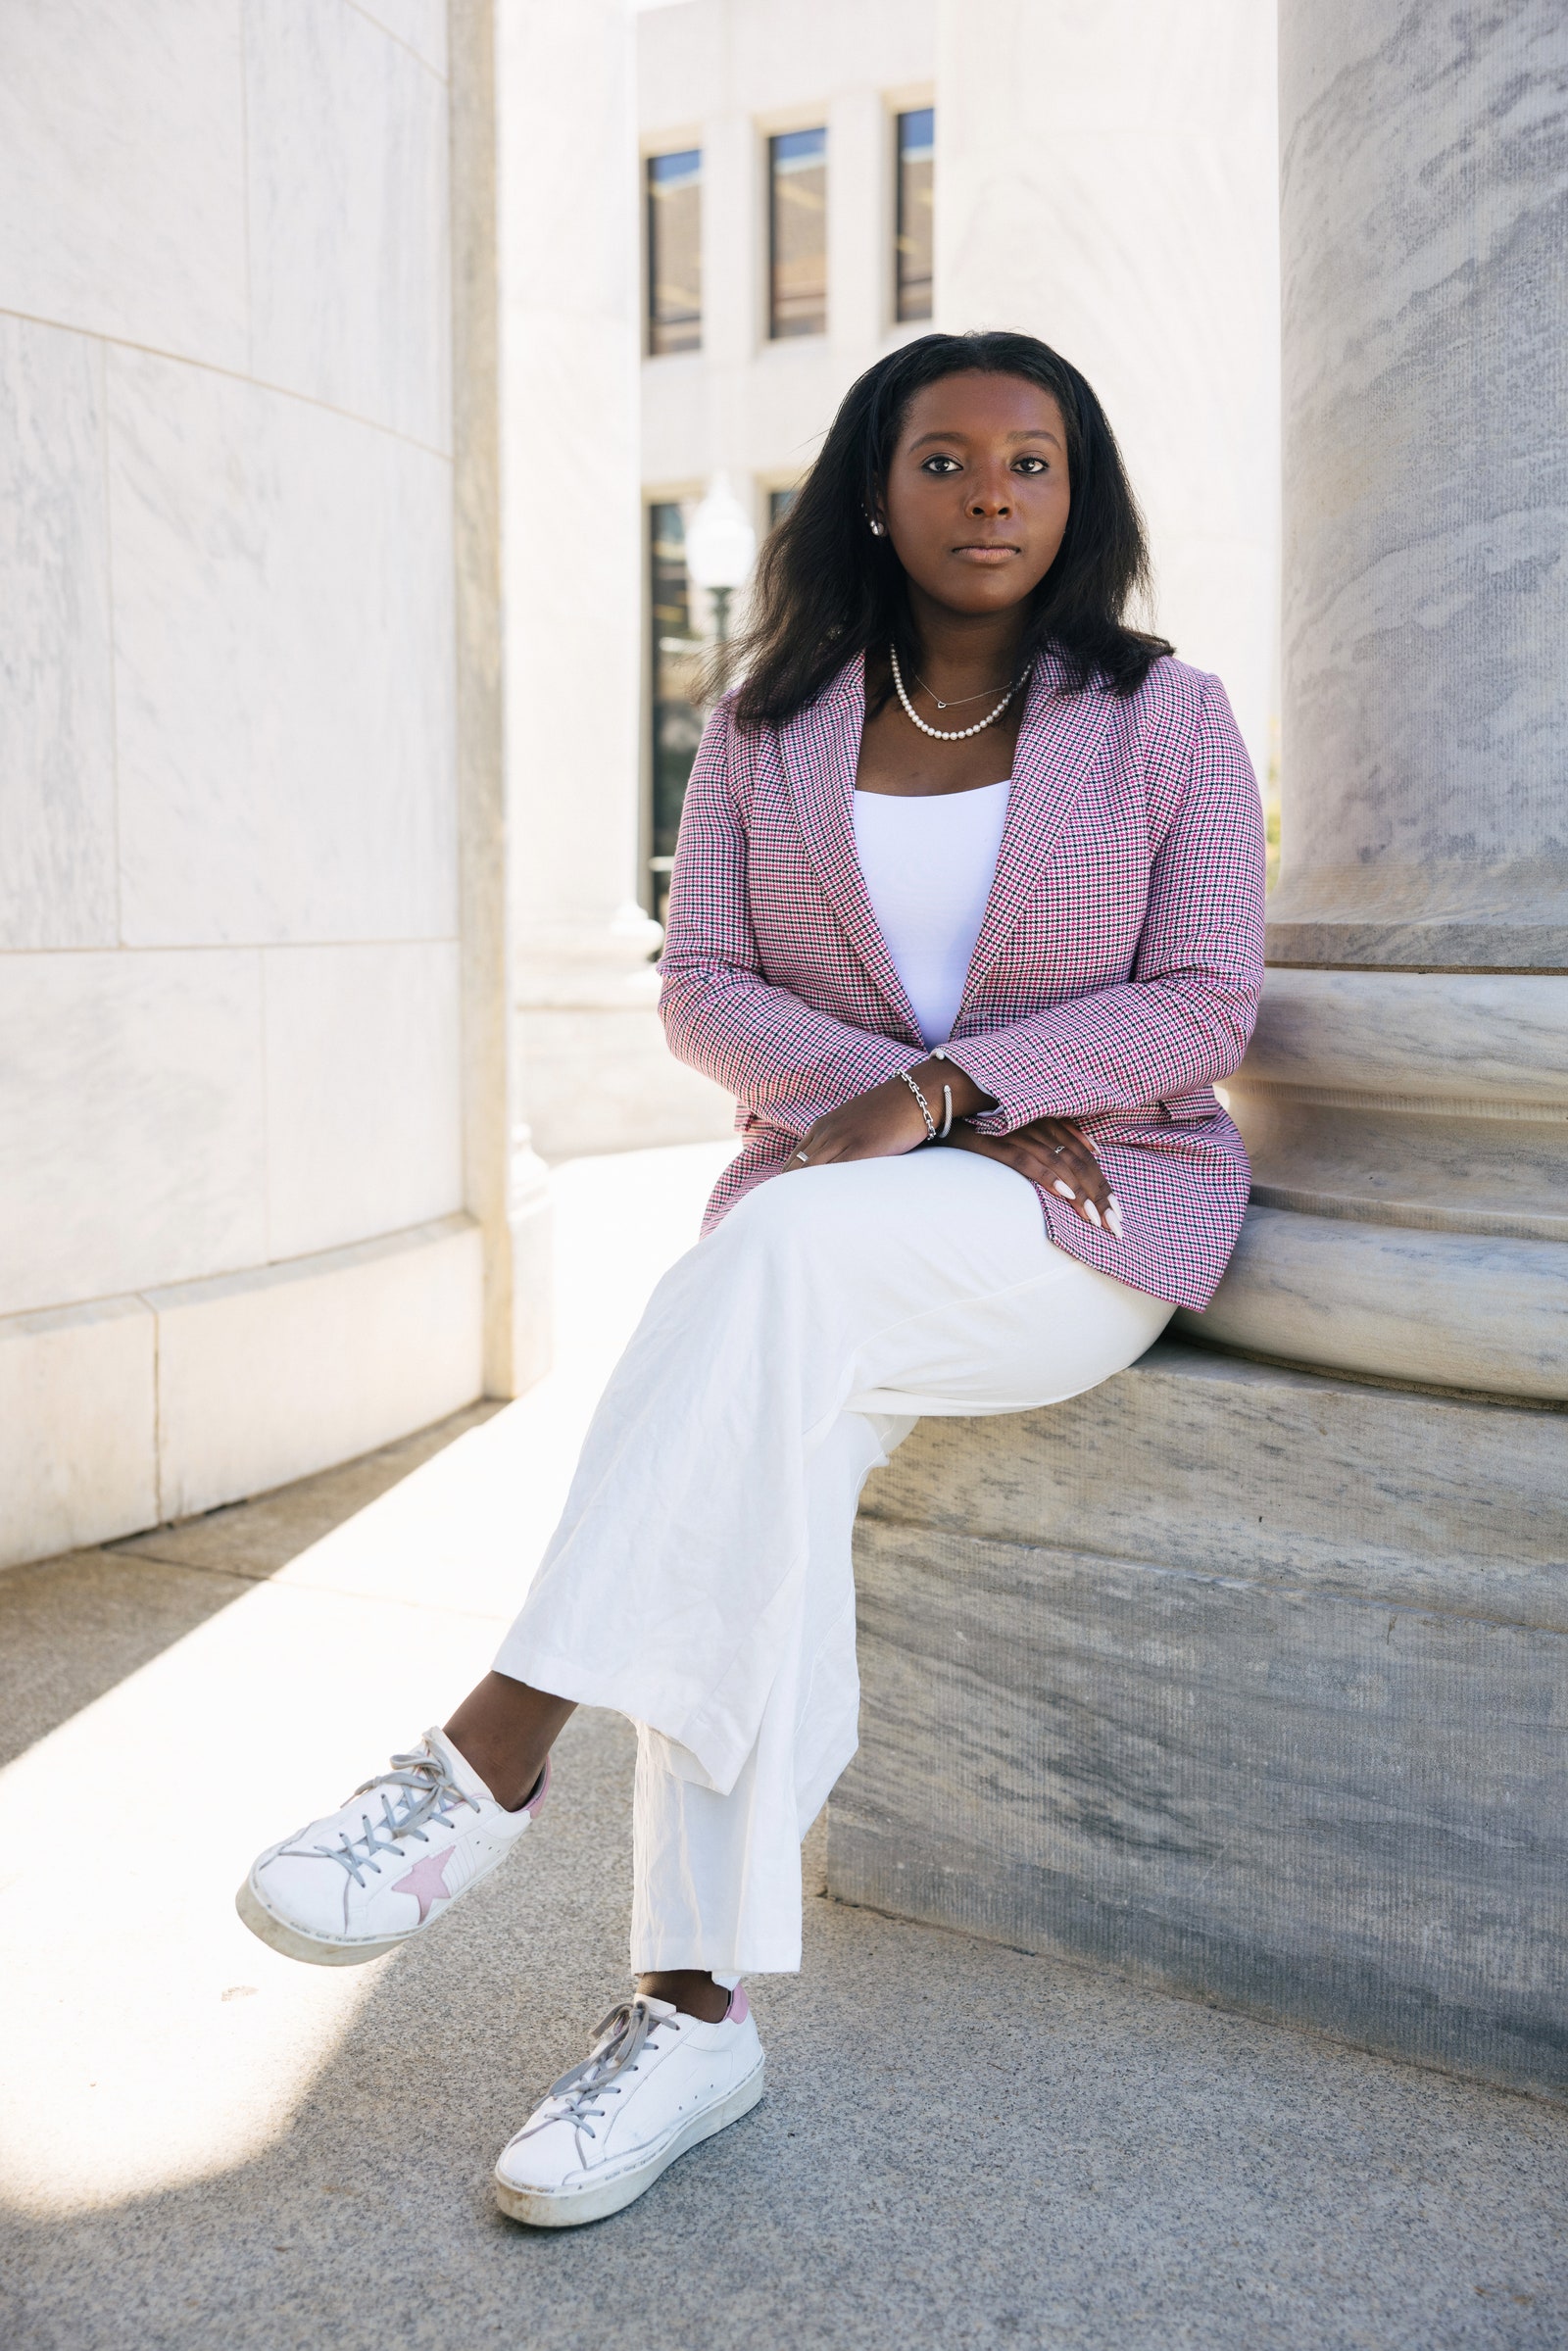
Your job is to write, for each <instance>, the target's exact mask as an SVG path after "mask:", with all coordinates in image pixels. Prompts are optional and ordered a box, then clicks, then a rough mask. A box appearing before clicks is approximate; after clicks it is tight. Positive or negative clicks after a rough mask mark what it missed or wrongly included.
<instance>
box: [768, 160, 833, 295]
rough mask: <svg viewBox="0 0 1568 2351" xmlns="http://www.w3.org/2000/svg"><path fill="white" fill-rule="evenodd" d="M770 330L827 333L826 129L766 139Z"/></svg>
mask: <svg viewBox="0 0 1568 2351" xmlns="http://www.w3.org/2000/svg"><path fill="white" fill-rule="evenodd" d="M767 186H768V212H767V218H768V254H769V260H770V265H771V267H770V272H769V275H770V286H769V304H768V328H767V331H768V333H769V334H770V335H771V336H772V337H773V338H774V340H775V341H778V340H781V339H782V338H783V337H785V336H787V335H820V334H825V333H826V332H827V132H826V131H825V130H787V131H786V132H785V133H784V135H783V136H782V137H781V138H776V139H769V140H768V142H767Z"/></svg>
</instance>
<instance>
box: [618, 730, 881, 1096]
mask: <svg viewBox="0 0 1568 2351" xmlns="http://www.w3.org/2000/svg"><path fill="white" fill-rule="evenodd" d="M735 769H736V759H735V741H734V722H733V720H732V718H731V716H730V712H729V707H728V705H727V704H720V706H719V707H718V709H717V710H714V712H713V714H712V716H711V718H710V719H709V721H708V725H707V727H706V729H705V730H704V734H703V740H702V743H701V745H700V746H699V748H698V753H697V759H696V761H695V763H694V765H693V767H692V772H691V781H690V782H689V783H688V785H687V787H686V800H685V805H684V807H683V808H682V811H681V820H680V835H679V838H678V840H677V841H676V844H675V864H674V870H673V872H672V873H671V875H670V887H669V907H668V914H667V922H666V929H665V936H664V952H663V955H662V957H661V959H660V973H661V976H662V983H663V984H662V989H661V992H660V999H659V1009H660V1015H661V1017H662V1020H663V1023H664V1034H665V1036H666V1038H667V1039H668V1041H669V1048H670V1051H671V1053H674V1054H675V1055H676V1057H677V1058H678V1059H679V1060H682V1061H687V1062H689V1063H690V1064H691V1066H692V1067H693V1068H694V1069H700V1070H701V1071H702V1073H703V1075H704V1076H705V1077H710V1078H713V1079H715V1080H716V1081H717V1083H718V1084H719V1085H720V1086H726V1087H727V1088H728V1089H729V1091H730V1093H731V1094H734V1095H736V1096H738V1097H739V1099H740V1102H741V1103H742V1105H743V1107H744V1108H745V1109H746V1110H748V1111H749V1112H751V1114H752V1117H753V1119H754V1120H760V1121H761V1122H762V1123H763V1124H765V1125H768V1126H771V1127H776V1128H779V1129H781V1130H782V1132H783V1133H785V1134H787V1135H797V1136H799V1135H804V1134H805V1133H806V1131H807V1129H808V1127H809V1126H810V1124H811V1122H812V1120H813V1119H816V1118H821V1117H823V1116H825V1114H826V1113H827V1112H828V1111H829V1110H835V1109H837V1108H838V1107H839V1105H840V1103H841V1102H848V1101H849V1099H850V1097H851V1096H852V1095H856V1094H862V1093H864V1092H865V1090H866V1089H867V1087H870V1086H877V1085H880V1084H881V1082H882V1080H883V1079H884V1078H890V1077H894V1076H896V1075H897V1073H898V1072H899V1071H900V1070H901V1069H906V1068H907V1067H908V1065H909V1060H910V1049H909V1047H908V1046H907V1045H901V1044H900V1043H899V1041H898V1040H897V1039H896V1038H893V1037H881V1036H875V1035H873V1034H871V1033H870V1032H869V1031H867V1030H865V1029H858V1028H854V1027H852V1026H851V1024H850V1023H849V1022H848V1021H843V1020H835V1019H833V1018H832V1017H831V1016H830V1015H829V1014H827V1013H825V1012H817V1011H814V1010H813V1009H812V1008H811V1006H810V1005H809V1004H805V1003H803V1002H802V1000H801V998H800V997H798V996H795V995H793V994H792V993H791V992H790V990H789V989H787V988H777V987H774V986H773V985H772V984H771V983H770V982H769V981H768V980H766V979H764V978H763V976H762V970H761V962H760V956H759V954H758V948H757V939H756V935H755V933H754V931H753V929H752V921H751V914H750V911H749V909H748V906H747V894H746V865H747V847H748V843H747V831H746V824H745V819H744V816H743V813H742V809H741V806H740V802H739V797H738V793H737V789H736V786H737V777H736V772H735Z"/></svg>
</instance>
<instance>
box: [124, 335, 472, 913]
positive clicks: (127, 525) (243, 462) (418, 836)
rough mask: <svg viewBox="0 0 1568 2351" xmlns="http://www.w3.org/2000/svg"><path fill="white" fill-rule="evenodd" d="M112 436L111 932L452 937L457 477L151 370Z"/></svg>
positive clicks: (145, 363)
mask: <svg viewBox="0 0 1568 2351" xmlns="http://www.w3.org/2000/svg"><path fill="white" fill-rule="evenodd" d="M109 422H110V508H111V523H112V529H113V534H114V551H115V651H116V693H117V705H118V715H119V745H120V807H121V829H120V840H121V860H122V921H123V932H122V935H123V938H124V939H125V940H126V941H127V942H129V943H130V944H133V945H139V946H163V945H173V944H179V945H193V944H194V945H205V944H215V945H228V944H231V943H238V942H241V941H244V942H247V943H249V942H257V943H260V944H264V945H265V944H273V943H280V942H284V941H324V940H353V939H368V938H369V939H386V938H400V937H402V938H406V937H411V936H412V937H432V936H433V937H451V936H452V935H453V933H454V932H455V930H456V928H457V856H456V785H455V777H454V760H455V754H454V717H453V698H454V655H453V616H452V543H451V542H452V478H451V471H450V468H449V466H448V465H447V464H446V462H445V461H444V460H442V459H439V458H435V457H431V456H429V455H427V454H426V453H425V452H423V451H422V450H418V449H415V448H411V447H410V446H409V445H408V443H406V442H403V441H400V440H397V439H395V438H393V437H392V436H391V435H389V434H386V433H384V432H380V431H377V430H374V429H372V428H370V427H368V426H365V425H361V424H356V423H354V422H352V421H351V420H349V419H347V418H345V417H342V416H334V415H332V414H330V413H329V412H328V411H326V410H324V409H321V408H318V407H315V406H313V405H311V404H309V403H307V402H304V401H300V400H295V399H291V398H289V397H288V396H286V395H285V394H282V393H278V392H272V391H265V390H262V389H259V388H258V387H257V386H255V385H252V384H245V383H237V382H234V381H231V380H229V379H227V378H225V377H221V376H215V375H209V374H206V373H203V372H200V371H198V370H196V369H194V368H189V367H179V366H176V365H172V364H171V363H169V362H167V361H164V360H159V359H153V358H149V357H147V356H146V355H145V354H143V353H140V352H126V351H114V352H112V353H111V354H110V357H109Z"/></svg>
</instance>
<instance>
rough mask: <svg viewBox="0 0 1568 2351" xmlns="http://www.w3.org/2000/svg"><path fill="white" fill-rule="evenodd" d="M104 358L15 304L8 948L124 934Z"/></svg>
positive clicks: (0, 415)
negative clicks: (119, 896)
mask: <svg viewBox="0 0 1568 2351" xmlns="http://www.w3.org/2000/svg"><path fill="white" fill-rule="evenodd" d="M103 367H104V361H103V353H102V351H101V350H100V349H99V348H98V347H97V346H96V345H94V344H92V343H90V342H89V341H88V340H87V339H86V337H85V336H83V335H77V334H69V333H63V332H61V331H60V329H58V328H56V327H51V326H39V325H36V324H34V323H33V322H32V321H31V320H29V319H25V318H4V317H0V551H3V552H0V948H28V947H109V946H112V945H113V944H114V941H115V936H116V898H115V894H116V886H117V885H116V872H115V747H114V676H113V663H112V659H111V653H110V633H109V541H108V526H107V514H106V511H105V500H104V452H103V431H104V416H103Z"/></svg>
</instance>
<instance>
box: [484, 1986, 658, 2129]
mask: <svg viewBox="0 0 1568 2351" xmlns="http://www.w3.org/2000/svg"><path fill="white" fill-rule="evenodd" d="M664 2025H667V2026H668V2027H669V2029H670V2031H671V2032H672V2033H678V2032H679V2031H680V2021H679V2019H678V2018H676V2017H672V2016H660V2017H656V2016H655V2015H654V2013H653V2011H652V2009H651V2008H650V2007H649V2004H648V2001H647V1999H646V1998H645V1996H644V1995H643V1993H641V1992H639V1993H638V1994H637V1996H636V1998H635V1999H633V2000H622V2001H620V2002H619V2003H618V2004H617V2005H616V2006H615V2007H613V2009H612V2010H611V2011H610V2014H609V2015H608V2016H606V2017H602V2018H601V2019H600V2021H599V2023H598V2024H597V2025H596V2026H595V2027H594V2033H593V2047H592V2048H591V2049H590V2051H589V2053H588V2055H587V2056H586V2057H585V2058H584V2059H583V2061H582V2063H581V2065H574V2066H573V2067H572V2068H571V2069H570V2071H569V2072H567V2073H564V2074H563V2075H562V2077H561V2080H560V2081H559V2082H552V2083H551V2085H550V2095H549V2098H548V2100H547V2101H546V2102H547V2104H549V2105H551V2106H554V2107H557V2109H558V2111H557V2112H555V2113H553V2114H542V2115H541V2116H540V2118H539V2120H538V2121H537V2122H536V2123H530V2124H529V2125H528V2127H527V2129H526V2130H525V2131H518V2133H517V2136H516V2138H515V2139H514V2141H513V2145H514V2146H515V2145H516V2144H517V2143H518V2141H520V2140H522V2139H525V2138H532V2136H533V2135H534V2132H535V2131H543V2130H545V2129H546V2127H547V2126H548V2125H549V2124H551V2123H570V2124H571V2125H572V2127H573V2129H574V2130H577V2131H583V2132H584V2133H585V2134H586V2136H587V2137H589V2138H592V2139H597V2137H598V2135H599V2134H598V2132H597V2131H595V2129H594V2125H595V2123H602V2122H603V2121H604V2120H605V2119H606V2118H605V2109H604V2107H603V2105H602V2104H601V2103H600V2101H601V2100H602V2099H604V2098H618V2097H619V2096H620V2093H621V2090H622V2089H623V2088H624V2086H625V2084H624V2083H623V2082H620V2081H619V2080H618V2077H619V2076H620V2075H622V2074H626V2073H635V2072H636V2070H637V2062H638V2059H639V2058H640V2057H641V2056H642V2053H643V2046H644V2043H645V2042H646V2041H648V2040H649V2039H651V2038H652V2036H653V2035H654V2033H657V2032H659V2030H660V2028H661V2027H662V2026H664Z"/></svg>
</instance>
